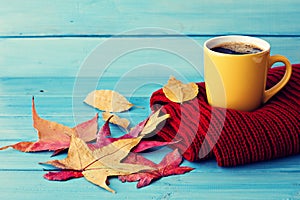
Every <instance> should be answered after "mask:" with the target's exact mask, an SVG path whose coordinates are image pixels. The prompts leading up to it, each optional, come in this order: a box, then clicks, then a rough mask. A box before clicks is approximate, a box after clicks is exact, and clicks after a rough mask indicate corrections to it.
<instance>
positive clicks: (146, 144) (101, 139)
mask: <svg viewBox="0 0 300 200" xmlns="http://www.w3.org/2000/svg"><path fill="white" fill-rule="evenodd" d="M159 113H160V110H158V111H156V112H155V113H153V114H151V115H150V116H149V117H148V118H147V119H146V120H144V121H142V122H140V123H139V124H138V125H137V126H135V127H134V128H133V129H132V130H131V131H130V132H129V133H127V134H125V135H123V136H121V137H118V138H113V137H111V131H110V127H109V121H110V120H111V119H112V118H109V119H108V120H107V121H106V122H105V123H104V125H103V126H102V127H101V129H100V130H99V132H98V133H97V140H96V143H95V144H88V146H89V147H90V148H91V149H92V150H95V149H97V148H101V147H103V146H105V145H108V144H110V143H112V142H114V141H118V140H120V139H126V138H136V137H138V136H142V137H144V136H146V135H148V134H150V133H152V132H153V131H154V130H155V129H156V128H157V126H158V125H159V124H160V123H161V122H163V121H164V120H166V119H167V118H169V117H170V115H169V114H164V115H162V116H159ZM174 143H176V142H160V141H146V140H145V141H144V140H143V141H141V142H140V143H139V144H138V145H137V146H136V147H135V148H134V149H133V152H142V151H145V150H147V149H150V148H153V147H159V146H165V145H169V144H174Z"/></svg>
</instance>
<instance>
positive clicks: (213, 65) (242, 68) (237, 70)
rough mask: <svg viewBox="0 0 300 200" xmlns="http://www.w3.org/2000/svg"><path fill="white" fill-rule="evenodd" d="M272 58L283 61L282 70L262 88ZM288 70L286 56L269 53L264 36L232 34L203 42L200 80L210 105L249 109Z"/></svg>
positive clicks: (287, 74) (279, 86) (267, 96)
mask: <svg viewBox="0 0 300 200" xmlns="http://www.w3.org/2000/svg"><path fill="white" fill-rule="evenodd" d="M249 48H250V49H251V51H252V53H251V52H250V53H249V52H248V50H249ZM224 50H225V51H224ZM276 62H282V63H284V64H285V67H286V71H285V74H284V76H283V78H282V79H281V80H280V81H279V82H278V83H277V84H276V85H275V86H273V87H272V88H270V89H268V90H266V89H265V88H266V81H267V73H268V69H269V68H270V67H271V66H272V65H273V64H274V63H276ZM291 74H292V66H291V64H290V62H289V60H288V59H287V58H286V57H284V56H281V55H274V56H270V44H269V43H268V42H266V41H265V40H262V39H259V38H256V37H249V36H238V35H232V36H220V37H215V38H212V39H209V40H207V41H206V42H205V43H204V80H205V87H206V93H207V99H208V103H209V104H210V105H212V106H216V107H223V108H230V109H236V110H241V111H253V110H255V109H257V108H259V107H260V106H261V105H262V104H264V103H266V102H267V101H268V100H269V99H270V98H271V97H272V96H273V95H275V94H276V93H277V92H278V91H279V90H280V89H282V88H283V87H284V85H285V84H286V83H287V82H288V81H289V79H290V77H291Z"/></svg>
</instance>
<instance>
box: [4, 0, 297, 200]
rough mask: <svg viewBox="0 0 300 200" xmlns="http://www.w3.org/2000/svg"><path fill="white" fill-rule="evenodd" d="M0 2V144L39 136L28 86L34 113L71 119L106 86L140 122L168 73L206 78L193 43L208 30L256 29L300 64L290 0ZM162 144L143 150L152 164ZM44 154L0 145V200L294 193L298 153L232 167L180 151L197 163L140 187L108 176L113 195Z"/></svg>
mask: <svg viewBox="0 0 300 200" xmlns="http://www.w3.org/2000/svg"><path fill="white" fill-rule="evenodd" d="M0 2H1V6H0V146H4V145H9V144H13V143H16V142H19V141H34V140H36V139H37V135H36V132H35V130H34V128H33V127H32V118H31V98H32V96H35V98H36V107H37V110H38V112H39V114H40V116H41V117H43V118H45V119H48V120H52V121H57V122H61V123H63V124H65V125H68V126H74V125H75V124H77V123H79V122H82V121H84V120H87V119H89V118H91V117H92V116H93V115H94V114H95V112H97V111H96V110H94V109H93V108H91V107H89V106H87V105H85V104H83V103H82V101H83V99H84V97H85V96H86V95H87V92H88V91H91V90H93V89H95V88H99V89H100V88H101V89H115V90H117V91H118V92H120V93H121V94H123V95H125V96H126V97H128V98H129V99H130V101H132V103H134V104H136V105H138V106H142V107H144V109H141V108H133V109H132V110H131V111H130V112H129V113H123V114H122V115H123V116H126V117H129V119H130V120H131V122H132V124H137V123H138V122H140V121H142V120H143V119H145V118H146V117H147V116H148V115H149V113H150V110H149V97H150V95H151V93H152V92H154V91H155V90H157V89H159V88H160V87H161V86H162V85H163V84H165V82H166V81H167V79H168V78H169V76H170V75H171V74H173V75H176V76H178V77H180V78H181V79H182V80H183V81H203V77H202V76H201V73H202V71H201V67H200V68H194V67H193V64H194V63H193V62H194V61H195V62H198V61H199V62H201V56H202V55H201V53H199V52H201V48H200V51H199V52H198V51H195V50H199V47H201V45H202V44H203V42H204V41H205V40H206V39H208V38H211V37H214V36H218V35H228V34H242V35H252V36H257V37H260V38H263V39H265V40H267V41H268V42H270V44H271V46H272V49H271V53H272V54H283V55H285V56H287V57H288V58H289V59H290V61H291V62H292V63H300V52H299V48H300V23H299V22H300V21H299V19H300V12H299V8H300V1H297V0H278V1H271V0H264V1H260V0H252V1H224V0H203V1H198V0H188V1H180V0H173V1H164V0H153V1H135V0H128V1H118V0H103V1H93V0H87V1H79V0H76V1H72V0H65V1H60V0H54V1H45V0H39V1H36V0H28V1H26V2H25V1H22V0H11V1H9V2H8V1H4V0H1V1H0ZM147 27H152V28H150V29H149V28H147ZM165 43H166V46H164V44H165ZM161 45H162V46H161ZM189 45H191V46H189ZM189 55H190V57H189ZM198 59H199V60H198ZM191 60H192V62H190V61H191ZM154 67H156V68H154ZM102 124H103V121H102V120H101V119H99V125H102ZM112 128H113V129H112V131H113V133H114V134H120V132H119V131H118V128H116V127H112ZM168 151H169V149H167V148H162V149H160V150H157V151H153V152H151V153H146V154H147V155H146V156H147V157H149V158H151V159H152V160H154V161H156V162H158V161H159V160H160V159H161V158H162V157H163V155H164V154H165V153H166V152H168ZM50 155H51V152H41V153H21V152H18V151H16V150H13V149H7V150H4V151H0V198H1V199H3V200H6V199H44V200H45V199H286V200H287V199H289V200H292V199H300V156H291V157H287V158H282V159H276V160H272V161H267V162H260V163H255V164H250V165H246V166H239V167H235V168H221V167H218V166H217V163H216V161H215V160H208V161H203V162H198V163H191V162H188V161H184V162H183V164H182V165H185V166H190V167H194V168H195V170H193V171H192V172H190V173H187V174H184V175H178V176H170V177H166V178H163V179H161V180H158V181H156V182H154V183H153V184H151V185H150V186H148V187H144V188H142V189H137V188H136V183H121V182H120V181H118V180H117V179H116V178H112V179H110V183H111V187H112V188H113V189H115V190H116V191H117V193H116V194H111V193H109V192H107V191H105V190H103V189H102V188H99V187H97V186H95V185H93V184H91V183H89V182H87V181H86V180H85V179H74V180H70V181H67V182H51V181H47V180H45V179H44V178H43V174H44V173H45V171H43V168H45V166H41V165H39V164H38V163H39V162H42V161H47V160H49V159H50ZM62 157H64V155H61V156H60V157H59V158H62Z"/></svg>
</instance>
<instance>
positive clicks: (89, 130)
mask: <svg viewBox="0 0 300 200" xmlns="http://www.w3.org/2000/svg"><path fill="white" fill-rule="evenodd" d="M195 87H196V86H195V85H194V84H192V85H190V86H189V85H188V84H182V83H181V82H180V81H177V80H176V79H175V78H174V77H171V79H170V80H169V82H168V84H167V85H165V87H164V91H165V94H166V96H168V98H170V100H172V101H175V102H178V103H182V102H183V101H187V100H190V99H192V98H194V97H195V96H196V95H197V92H196V90H198V88H195ZM190 93H192V94H190ZM84 102H85V103H87V104H89V105H91V106H93V107H95V108H97V109H99V110H101V111H104V112H103V113H102V117H103V120H104V121H105V123H104V125H103V126H102V127H101V128H100V129H99V130H98V114H96V116H95V117H93V118H92V119H91V120H88V121H86V122H83V123H81V124H79V125H77V126H75V127H73V128H70V127H67V126H64V125H62V124H59V123H57V122H52V121H49V120H46V119H43V118H41V117H40V116H39V115H38V114H37V111H36V108H35V103H34V98H32V118H33V127H34V128H35V129H36V130H37V132H38V140H37V141H35V142H19V143H16V144H13V145H8V146H5V147H2V148H0V150H4V149H7V148H9V147H12V148H14V149H16V150H19V151H22V152H38V151H53V152H54V153H53V156H55V155H57V154H60V153H63V152H64V151H66V150H68V154H67V156H66V158H64V159H62V160H51V161H47V162H43V163H40V164H44V165H45V164H47V165H52V166H54V167H56V168H57V169H55V170H52V171H51V170H49V172H48V173H46V174H45V175H44V178H46V179H48V180H53V181H66V180H69V179H72V178H81V177H84V178H86V179H87V180H88V181H90V182H92V183H94V184H96V185H98V186H100V187H102V188H104V189H106V190H108V191H110V192H115V191H114V190H112V189H111V188H110V187H109V186H108V184H109V181H108V179H107V178H108V177H110V176H118V178H119V180H121V181H122V182H126V181H127V182H134V181H138V184H137V187H138V188H140V187H143V186H147V185H149V184H150V183H151V182H152V181H153V180H157V179H159V178H161V177H164V176H170V175H176V174H183V173H186V172H189V171H191V170H193V168H190V167H180V166H179V165H180V164H181V162H182V156H181V154H180V153H179V152H178V150H177V149H175V150H174V151H173V152H170V153H168V154H167V155H166V156H165V157H164V158H163V159H162V161H161V162H160V163H159V164H156V163H154V162H152V161H150V160H148V159H147V158H145V157H144V156H142V155H141V154H139V152H143V151H145V150H148V149H150V148H154V147H159V146H164V145H168V144H172V143H174V142H160V141H151V140H149V139H147V140H143V138H144V137H145V136H147V135H149V134H151V133H152V132H153V131H155V130H156V128H157V126H158V125H159V124H160V123H161V122H163V121H165V120H166V119H167V118H169V117H170V116H169V115H168V114H162V113H161V112H160V111H157V112H155V113H152V114H151V115H150V116H149V117H148V118H147V119H145V120H144V121H142V122H140V123H139V124H138V125H136V126H135V127H133V128H132V129H131V130H130V131H128V127H129V124H130V122H129V120H127V119H124V118H120V117H118V116H117V115H116V114H112V113H111V112H123V111H127V110H129V109H130V108H131V107H132V106H134V105H133V104H131V103H130V102H129V101H128V100H127V99H126V98H125V97H123V96H122V95H121V94H119V93H117V92H115V91H111V90H96V91H93V92H91V93H90V94H88V96H87V97H86V99H85V100H84ZM110 123H113V124H116V125H118V126H120V127H122V128H123V129H125V130H126V131H127V133H126V134H124V135H123V136H121V137H118V138H115V137H112V135H111V131H110Z"/></svg>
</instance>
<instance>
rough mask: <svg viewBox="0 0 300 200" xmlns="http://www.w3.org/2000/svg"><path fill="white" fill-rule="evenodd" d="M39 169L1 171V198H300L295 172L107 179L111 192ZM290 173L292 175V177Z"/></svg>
mask: <svg viewBox="0 0 300 200" xmlns="http://www.w3.org/2000/svg"><path fill="white" fill-rule="evenodd" d="M43 174H44V172H42V171H30V173H29V172H28V171H0V175H1V181H3V183H5V184H2V185H1V187H0V192H1V197H2V198H4V199H24V200H25V199H36V198H42V199H53V198H59V197H61V196H63V197H64V199H74V198H88V199H99V197H101V198H102V199H133V198H137V199H139V198H140V199H186V197H187V196H188V199H220V198H221V199H249V198H251V199H266V198H267V199H276V200H277V199H299V189H300V188H299V180H297V179H295V177H299V175H300V174H299V172H298V173H292V174H287V173H272V172H270V173H267V174H265V173H252V174H251V173H250V174H249V173H231V174H220V173H196V174H195V173H189V174H185V175H182V176H172V177H166V178H163V179H161V180H159V181H156V182H154V183H153V184H152V185H151V186H148V187H145V188H142V189H136V188H135V183H124V184H122V183H121V182H120V181H118V180H117V179H116V178H112V179H110V183H111V187H112V188H114V189H115V190H116V191H117V193H116V194H111V193H109V192H107V191H104V190H103V189H101V188H98V187H97V186H95V185H92V184H91V183H88V182H87V181H86V180H84V179H83V178H81V179H76V180H71V181H67V182H50V181H47V180H44V179H43V178H42V175H43ZM292 175H293V176H292ZM266 176H267V177H268V178H266Z"/></svg>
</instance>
